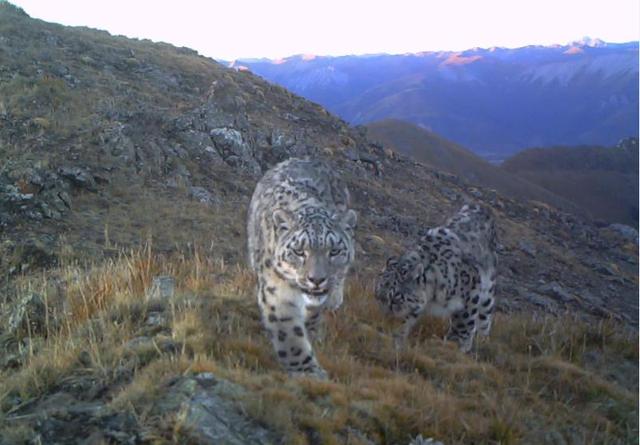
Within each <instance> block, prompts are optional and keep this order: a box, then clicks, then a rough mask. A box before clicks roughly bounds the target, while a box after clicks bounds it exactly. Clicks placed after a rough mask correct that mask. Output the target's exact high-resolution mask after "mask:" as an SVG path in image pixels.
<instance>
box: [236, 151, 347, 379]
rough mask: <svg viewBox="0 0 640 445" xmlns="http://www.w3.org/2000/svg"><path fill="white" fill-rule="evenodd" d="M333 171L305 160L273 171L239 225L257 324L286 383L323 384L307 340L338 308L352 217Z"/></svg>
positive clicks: (292, 161) (260, 184)
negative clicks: (252, 276)
mask: <svg viewBox="0 0 640 445" xmlns="http://www.w3.org/2000/svg"><path fill="white" fill-rule="evenodd" d="M350 205H351V203H350V196H349V191H348V189H347V187H346V186H345V185H344V184H343V183H342V182H341V181H340V180H339V179H338V176H337V175H336V173H335V171H334V169H332V168H330V167H329V165H327V164H326V163H325V162H323V161H320V160H316V159H311V158H304V159H298V158H292V159H289V160H286V161H283V162H281V163H279V164H277V165H276V166H275V167H273V168H272V169H270V170H269V171H267V172H266V173H265V175H264V176H263V178H262V179H261V180H260V181H259V182H258V184H257V186H256V188H255V191H254V193H253V196H252V198H251V203H250V206H249V214H248V221H247V241H248V242H247V245H248V246H247V247H248V257H249V266H250V268H251V269H252V270H253V271H254V272H255V273H256V275H257V298H258V305H259V307H260V311H261V314H262V321H263V324H264V327H265V328H266V330H267V333H268V335H269V337H270V338H271V342H272V344H273V348H274V350H275V353H276V356H277V358H278V360H279V362H280V364H281V365H282V366H283V367H284V369H285V370H286V371H287V372H288V373H289V374H290V375H293V376H300V375H303V376H313V377H317V378H326V377H327V373H326V371H325V370H324V369H323V368H322V367H321V366H320V364H319V363H318V360H317V358H316V356H315V354H314V351H313V347H312V344H311V341H310V340H311V338H312V337H314V336H315V335H316V334H317V332H318V329H319V325H320V323H321V321H322V320H321V319H322V315H323V312H324V311H326V310H328V309H330V310H335V309H337V308H338V307H340V305H341V304H342V302H343V292H344V282H345V278H346V276H347V273H348V271H349V268H350V266H351V264H352V263H353V261H354V257H355V249H354V231H355V226H356V221H357V215H356V212H355V211H354V210H353V209H351V208H350Z"/></svg>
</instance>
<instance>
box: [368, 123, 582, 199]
mask: <svg viewBox="0 0 640 445" xmlns="http://www.w3.org/2000/svg"><path fill="white" fill-rule="evenodd" d="M367 130H368V133H367V134H368V136H369V137H370V138H371V139H373V140H377V141H379V142H381V143H382V144H384V145H385V146H387V147H390V148H393V149H394V150H396V151H397V152H398V153H401V154H403V155H405V156H409V157H411V158H413V159H415V160H417V161H421V162H424V163H425V164H428V165H430V166H432V167H433V168H436V169H438V170H442V171H444V172H448V173H451V174H453V175H456V176H459V177H460V178H461V179H462V180H464V181H466V182H468V183H469V184H470V185H479V186H482V187H486V188H491V189H495V190H497V191H498V192H499V193H500V194H503V195H505V196H509V197H511V198H514V199H519V200H524V201H527V200H535V201H542V202H546V203H548V204H550V205H553V206H555V207H558V208H564V209H566V210H570V211H573V212H579V211H580V210H579V209H578V208H577V206H575V205H574V204H573V203H572V202H570V201H568V200H565V199H563V198H561V197H560V196H557V195H554V194H553V193H550V192H549V191H548V190H546V189H543V188H542V187H540V186H538V185H536V184H533V183H530V182H527V181H526V180H523V179H522V178H520V177H518V176H517V175H512V174H510V173H509V172H506V171H504V170H502V169H500V168H499V167H497V166H494V165H492V164H490V163H489V162H487V161H486V160H484V159H482V158H481V157H479V156H478V155H476V154H474V153H472V152H471V151H469V150H467V149H465V148H464V147H461V146H460V145H458V144H456V143H454V142H451V141H448V140H446V139H444V138H442V137H440V136H438V135H437V134H435V133H433V132H431V131H429V130H425V129H424V128H420V127H418V126H416V125H413V124H411V123H409V122H403V121H398V120H393V119H388V120H384V121H380V122H374V123H371V124H369V125H367Z"/></svg>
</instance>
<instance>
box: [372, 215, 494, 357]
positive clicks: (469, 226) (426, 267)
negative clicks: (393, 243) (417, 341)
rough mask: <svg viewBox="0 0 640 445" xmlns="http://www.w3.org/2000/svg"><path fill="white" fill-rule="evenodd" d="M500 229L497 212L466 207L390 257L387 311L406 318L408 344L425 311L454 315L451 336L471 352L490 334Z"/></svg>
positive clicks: (383, 277)
mask: <svg viewBox="0 0 640 445" xmlns="http://www.w3.org/2000/svg"><path fill="white" fill-rule="evenodd" d="M496 245H497V240H496V229H495V222H494V218H493V215H492V213H491V211H490V210H489V209H488V208H486V207H484V206H481V205H479V204H472V205H465V206H463V207H462V208H461V209H460V210H459V211H458V213H456V214H455V215H454V216H453V217H451V218H450V219H449V220H448V221H447V222H446V223H445V225H444V226H441V227H435V228H431V229H429V230H428V231H427V233H426V235H424V236H423V237H421V238H420V239H419V241H418V243H417V244H416V246H415V247H414V248H412V249H410V250H408V251H407V252H405V253H404V254H403V255H401V256H400V257H390V258H389V259H388V260H387V263H386V266H385V268H384V270H383V271H382V272H381V273H380V275H379V277H378V280H377V282H376V289H375V297H376V299H377V300H378V302H379V303H380V304H381V306H382V307H383V309H384V310H385V312H387V313H388V314H389V315H391V316H394V317H397V318H400V319H402V320H403V324H402V327H401V328H400V330H399V331H398V332H396V333H395V337H396V341H397V342H398V343H399V344H403V343H404V342H405V341H406V339H407V337H408V335H409V333H410V331H411V329H412V328H413V326H414V325H415V323H416V322H417V321H418V319H419V318H420V316H421V315H423V314H425V313H430V314H432V315H435V316H441V317H447V316H449V317H450V327H449V332H448V333H447V339H449V340H454V341H456V342H457V343H458V344H459V346H460V349H461V350H462V351H464V352H468V351H469V350H470V349H471V347H472V345H473V339H474V336H475V334H476V332H478V333H479V334H481V335H483V336H488V335H489V332H490V330H491V323H492V318H493V311H494V307H495V296H494V295H495V286H496V270H497V254H496Z"/></svg>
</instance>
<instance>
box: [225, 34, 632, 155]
mask: <svg viewBox="0 0 640 445" xmlns="http://www.w3.org/2000/svg"><path fill="white" fill-rule="evenodd" d="M230 65H231V66H232V67H235V68H236V69H240V70H244V69H249V70H251V71H252V72H254V73H256V74H258V75H260V76H262V77H264V78H265V79H267V80H269V81H272V82H275V83H277V84H280V85H282V86H284V87H286V88H287V89H290V90H291V91H293V92H295V93H298V94H300V95H302V96H304V97H306V98H308V99H310V100H312V101H315V102H318V103H319V104H321V105H323V106H324V107H326V108H327V109H328V110H329V111H332V112H334V113H337V114H338V115H339V116H341V117H342V118H343V119H345V120H347V121H349V122H350V123H353V124H363V123H369V122H374V121H377V120H381V119H386V118H396V119H402V120H405V121H408V122H412V123H414V124H417V125H419V126H422V127H423V128H426V129H429V130H432V131H434V132H436V133H437V134H440V135H442V136H444V137H446V138H447V139H450V140H452V141H455V142H457V143H459V144H462V145H464V146H465V147H469V148H470V149H472V150H473V151H474V152H476V153H478V154H480V155H481V156H483V157H485V158H488V159H493V160H502V159H504V158H505V157H507V156H508V155H510V154H513V153H515V152H517V151H519V150H522V149H524V148H528V147H534V146H552V145H582V144H597V145H607V146H611V145H615V144H616V143H617V142H618V141H619V140H620V139H622V138H624V137H628V136H637V135H638V42H630V43H616V44H613V43H605V42H602V41H600V40H584V41H580V42H576V43H574V44H570V45H557V46H551V47H544V46H527V47H523V48H517V49H507V48H490V49H478V48H476V49H470V50H468V51H463V52H448V51H443V52H424V53H417V54H403V55H386V54H384V55H369V56H344V57H314V56H308V55H305V56H294V57H290V58H286V59H282V60H267V59H258V60H255V59H254V60H240V61H235V62H232V63H230Z"/></svg>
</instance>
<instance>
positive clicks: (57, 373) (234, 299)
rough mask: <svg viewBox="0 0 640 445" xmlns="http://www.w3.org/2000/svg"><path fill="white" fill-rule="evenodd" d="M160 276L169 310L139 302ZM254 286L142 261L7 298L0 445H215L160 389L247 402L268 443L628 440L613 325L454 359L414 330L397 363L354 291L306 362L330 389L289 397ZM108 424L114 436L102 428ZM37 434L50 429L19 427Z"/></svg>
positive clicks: (48, 278)
mask: <svg viewBox="0 0 640 445" xmlns="http://www.w3.org/2000/svg"><path fill="white" fill-rule="evenodd" d="M165 274H171V275H172V276H174V277H175V278H176V289H177V290H176V295H175V296H174V297H173V298H171V299H170V300H164V301H162V300H161V301H154V300H152V301H149V300H147V299H146V298H145V289H149V288H150V287H151V278H152V277H153V276H156V275H165ZM60 282H63V283H65V287H66V289H65V292H64V293H61V292H60V290H59V289H60V287H59V283H60ZM253 285H254V282H253V279H252V277H251V275H250V274H249V273H248V272H247V271H246V270H245V269H244V268H241V267H235V266H228V265H226V264H225V262H224V261H223V260H222V259H221V258H220V257H218V256H217V254H216V252H215V251H209V250H206V249H200V248H196V249H194V250H192V251H189V252H184V253H182V254H180V255H176V256H172V257H170V258H167V257H163V256H157V255H156V254H154V253H153V252H152V250H151V249H149V248H147V249H145V250H143V251H140V252H133V253H130V254H127V255H124V256H122V257H120V258H118V259H117V260H112V261H108V262H106V263H102V264H99V265H95V266H92V267H89V268H88V269H79V268H77V267H76V266H71V265H70V266H66V267H62V268H59V269H54V270H51V271H49V272H48V273H47V274H46V275H43V276H41V277H39V278H38V279H35V280H29V279H24V280H20V285H19V286H18V287H19V289H20V291H21V292H22V293H23V294H24V293H27V292H37V293H38V294H40V295H42V296H44V298H45V300H44V301H45V302H46V306H45V308H44V312H43V313H40V315H39V316H38V317H36V316H35V315H34V314H32V315H33V318H32V319H31V320H30V324H29V325H27V326H22V327H21V329H19V330H17V331H16V332H15V334H13V336H12V337H8V336H7V335H5V336H4V337H3V348H5V349H6V350H7V349H8V350H11V351H12V352H13V353H14V356H15V357H16V358H14V361H15V362H16V363H15V364H14V365H13V366H12V367H11V369H8V370H5V371H2V372H1V373H0V394H1V395H2V398H1V399H0V408H1V409H2V411H1V412H2V414H1V415H0V437H2V438H3V439H0V443H3V444H5V443H6V444H14V443H27V442H28V441H29V440H32V438H34V437H39V438H40V440H41V441H42V443H53V442H54V441H55V442H56V443H79V442H81V441H82V440H84V439H86V438H89V437H90V438H92V439H93V440H103V442H94V443H112V440H113V438H114V437H116V438H119V440H121V441H122V440H131V441H134V442H135V443H155V444H163V443H167V444H168V443H216V442H207V441H199V440H198V439H197V437H198V435H197V431H198V430H197V428H196V426H194V424H193V422H195V420H194V418H192V417H190V414H189V411H188V410H186V411H185V409H186V408H184V406H183V408H182V410H180V409H177V410H175V411H172V410H171V409H170V408H168V407H171V406H172V403H171V399H169V397H177V396H175V395H173V392H174V391H175V388H174V386H175V382H176V380H177V379H179V378H186V377H188V376H202V375H203V373H206V372H210V373H213V374H214V375H215V376H216V378H218V379H224V380H228V381H231V382H234V383H236V384H239V385H241V386H242V387H244V388H246V389H247V390H248V392H246V393H240V394H239V395H236V399H235V401H234V403H235V404H236V407H237V409H238V410H240V411H241V412H242V413H245V415H247V416H249V417H251V418H253V419H256V420H257V421H258V422H259V423H260V424H261V425H263V426H265V427H267V428H268V429H269V430H271V431H274V432H275V436H274V437H277V438H278V439H276V440H275V441H276V442H279V443H287V444H298V443H299V444H307V443H328V444H331V443H349V444H367V443H383V444H407V443H409V441H410V440H411V438H413V437H415V436H416V435H418V434H422V435H423V436H424V437H434V438H436V439H438V440H441V441H443V442H444V443H446V444H469V443H496V444H497V443H501V444H516V443H532V444H533V443H538V444H542V443H557V441H559V440H562V441H566V443H574V444H578V443H633V442H634V441H635V440H637V434H638V411H637V406H638V368H637V363H638V343H637V335H636V334H634V333H633V332H628V333H626V334H625V333H623V332H621V331H619V329H618V328H619V326H617V323H615V322H613V321H605V320H603V321H600V322H597V323H585V321H584V320H581V319H580V317H576V316H575V314H567V315H564V316H562V317H560V318H557V317H549V316H542V315H541V316H534V317H532V316H531V315H530V314H523V315H506V314H499V315H498V317H497V319H496V322H495V330H494V332H493V334H492V336H491V338H490V339H489V340H486V341H483V342H481V343H480V344H479V345H478V346H477V348H476V350H475V351H474V352H472V353H471V354H469V355H465V354H462V353H460V352H459V351H458V350H457V348H456V347H455V345H453V344H448V343H446V342H444V341H443V340H442V339H441V338H442V336H443V335H444V333H445V332H446V325H445V324H444V323H443V322H442V321H441V320H438V319H429V320H426V321H425V322H424V323H422V324H421V325H420V326H419V328H418V329H417V330H416V332H415V335H413V336H412V338H411V340H410V342H409V345H408V347H407V348H406V349H405V350H403V351H396V350H395V348H394V346H393V340H392V336H391V335H390V334H391V332H392V329H393V325H392V324H390V323H389V322H388V321H387V320H385V318H384V317H383V315H382V314H381V313H380V312H379V311H378V308H377V306H376V305H375V304H372V303H373V302H372V299H373V297H372V288H371V277H370V276H369V275H366V274H364V275H357V276H356V277H354V278H353V279H352V280H351V284H350V286H349V288H348V290H347V295H346V298H345V305H344V306H343V307H342V308H341V309H339V310H338V311H337V312H335V313H333V314H329V316H328V317H327V320H326V322H327V329H326V336H325V339H324V341H323V342H322V343H321V344H320V346H319V351H320V352H319V359H320V361H321V362H322V363H323V366H325V367H326V369H327V370H328V371H329V373H330V376H331V380H330V381H315V380H307V379H301V380H289V379H288V378H287V377H286V375H285V374H283V373H282V372H280V371H279V370H278V366H277V363H276V360H275V359H274V358H273V357H272V354H271V347H270V345H269V343H268V341H267V339H266V338H265V336H264V335H263V334H262V332H261V326H260V322H259V313H258V309H257V307H256V305H255V304H254V303H253V295H252V292H253ZM25 340H28V342H27V343H26V344H27V345H28V347H26V348H23V349H20V348H16V344H20V342H21V341H25ZM179 376H184V377H179ZM96 388H97V389H96ZM60 401H64V406H60V405H59V403H60ZM183 403H186V402H183ZM116 413H117V415H118V416H119V418H121V419H126V422H125V421H123V422H121V423H120V424H118V425H119V426H118V427H114V426H113V423H112V422H111V419H112V417H113V416H114V415H116ZM577 413H579V415H577ZM39 416H48V418H50V419H53V420H54V421H55V422H51V421H49V422H44V423H43V424H35V423H33V422H34V420H35V419H36V418H39ZM115 433H118V434H119V435H116V434H115ZM563 438H564V439H563ZM116 442H117V443H121V442H118V441H116ZM29 443H31V442H29ZM234 443H235V442H234ZM274 443H275V442H274Z"/></svg>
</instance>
